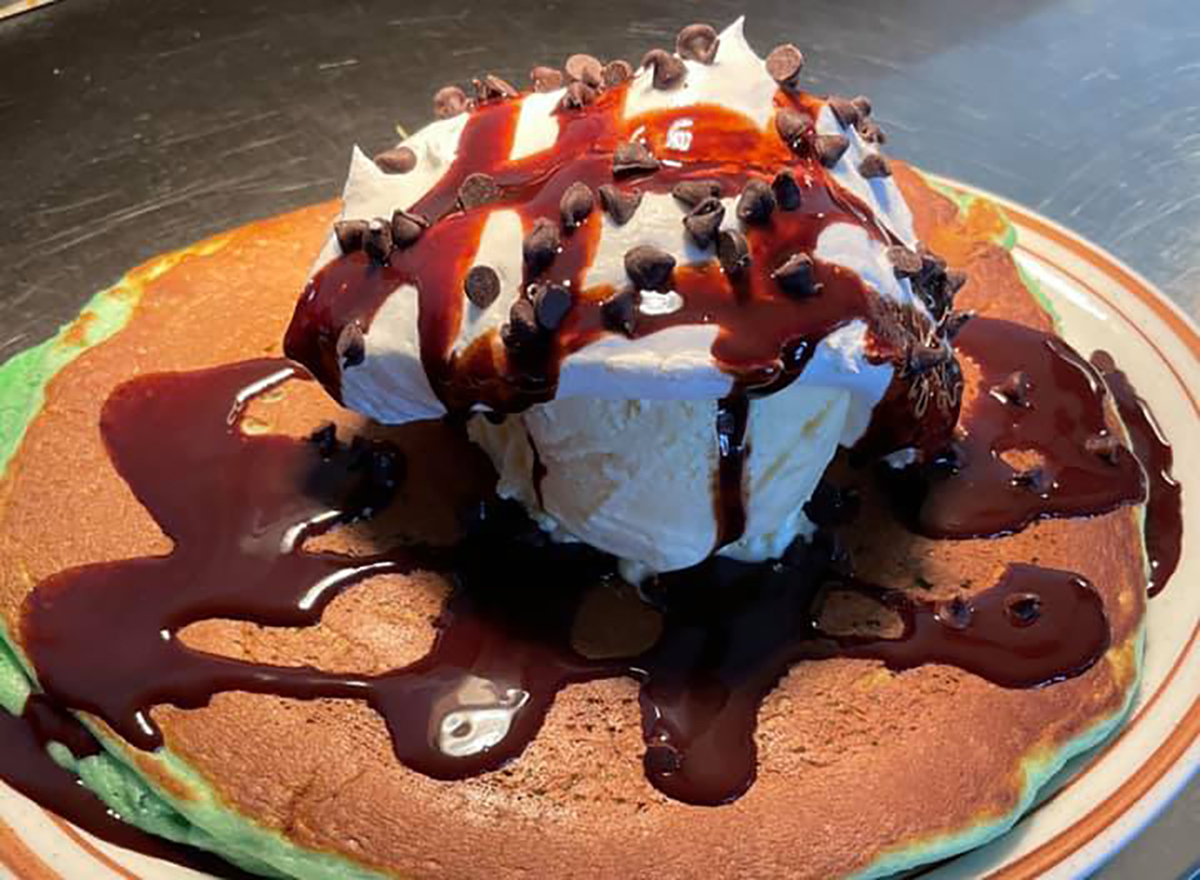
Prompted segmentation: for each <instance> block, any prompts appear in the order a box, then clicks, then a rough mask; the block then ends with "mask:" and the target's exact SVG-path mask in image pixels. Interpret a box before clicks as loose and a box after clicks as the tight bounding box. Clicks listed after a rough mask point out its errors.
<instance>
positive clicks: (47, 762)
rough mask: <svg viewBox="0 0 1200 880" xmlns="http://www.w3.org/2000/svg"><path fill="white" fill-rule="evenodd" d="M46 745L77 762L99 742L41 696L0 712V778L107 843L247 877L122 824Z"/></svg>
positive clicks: (232, 878) (233, 877)
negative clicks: (65, 751)
mask: <svg viewBox="0 0 1200 880" xmlns="http://www.w3.org/2000/svg"><path fill="white" fill-rule="evenodd" d="M52 742H55V743H59V744H60V745H62V746H64V747H65V748H67V749H68V750H69V751H70V752H71V754H72V755H74V756H75V758H76V759H77V760H82V759H84V758H89V757H91V756H93V755H96V754H99V752H100V744H99V743H97V742H96V740H95V739H94V738H93V737H92V735H91V734H90V733H88V731H87V730H86V729H85V728H84V726H83V725H82V724H80V723H79V722H78V721H77V720H75V718H74V717H73V716H71V715H70V714H68V713H67V712H66V711H64V710H63V709H60V708H59V707H57V706H55V705H54V704H53V703H52V702H51V701H50V700H49V699H47V698H46V697H45V696H43V695H40V694H35V695H33V696H31V697H30V698H29V699H28V700H27V701H26V703H25V709H24V712H22V714H21V715H20V716H16V715H10V714H9V713H7V712H5V711H4V710H2V709H0V779H3V780H4V782H5V783H6V784H7V785H9V786H11V787H12V788H14V789H16V790H17V791H19V792H21V793H22V794H23V795H25V796H26V797H28V798H30V799H31V800H33V801H35V802H36V803H39V804H41V805H42V806H44V807H47V808H48V809H51V810H53V811H54V812H55V813H57V814H58V815H59V816H61V817H62V818H64V819H66V820H68V821H69V822H71V823H73V824H74V825H76V826H78V827H79V828H82V829H83V830H84V831H87V832H88V833H89V834H93V835H95V836H96V837H99V838H101V839H103V840H107V841H108V842H109V843H115V844H116V845H117V846H122V847H124V848H125V849H131V850H135V851H137V852H140V853H143V854H145V855H148V856H152V857H154V858H156V859H163V860H165V861H170V862H174V863H175V864H177V865H184V866H186V867H189V868H193V869H195V870H197V871H204V872H206V873H207V874H210V875H212V876H216V877H223V878H226V880H242V878H247V880H248V878H250V877H251V876H252V875H250V874H246V873H244V872H242V871H239V870H238V869H237V868H235V867H233V866H232V865H230V864H229V863H228V862H225V861H224V860H222V859H219V858H217V857H216V856H210V855H207V854H205V853H203V852H201V851H200V850H198V849H193V848H192V847H186V846H180V845H177V844H174V843H171V842H170V841H168V840H166V839H164V838H161V837H155V836H154V835H152V834H147V833H145V832H144V831H139V830H138V829H137V828H135V827H133V826H132V825H130V824H129V823H127V822H124V821H122V820H121V817H120V816H117V815H116V814H115V813H113V812H112V811H111V810H110V809H109V808H108V807H107V806H105V804H104V802H103V801H101V800H100V799H99V798H98V797H96V795H95V794H93V793H92V792H90V791H89V790H88V789H86V788H84V787H83V784H82V783H81V782H80V781H79V779H78V777H76V775H75V774H74V773H73V772H71V771H70V770H68V769H66V768H65V767H60V766H59V765H58V764H56V763H55V762H54V759H53V758H51V757H50V754H49V753H48V752H47V751H46V746H47V745H48V744H49V743H52Z"/></svg>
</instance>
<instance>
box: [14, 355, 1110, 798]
mask: <svg viewBox="0 0 1200 880" xmlns="http://www.w3.org/2000/svg"><path fill="white" fill-rule="evenodd" d="M293 375H294V370H293V368H291V367H290V366H289V365H288V364H287V363H286V362H280V361H270V360H260V361H249V362H245V363H242V364H235V365H231V366H227V367H221V368H217V369H214V370H209V371H202V372H197V373H188V374H165V375H160V376H149V377H144V378H140V379H135V380H133V381H131V382H129V383H126V384H125V385H123V386H121V387H120V388H118V389H117V390H116V391H115V392H114V393H113V395H112V396H111V397H110V399H109V401H108V402H107V403H106V405H105V407H104V411H103V414H102V419H101V427H102V433H103V437H104V441H105V443H106V445H107V447H108V450H109V453H110V456H111V458H112V461H113V463H114V465H115V466H116V468H117V470H118V471H119V472H120V473H121V475H122V476H123V477H124V478H125V479H126V481H127V482H128V483H129V485H130V487H131V488H132V490H133V491H134V493H135V494H136V495H137V497H138V498H139V500H140V501H141V502H142V504H143V505H145V507H146V508H147V510H148V511H149V512H150V513H151V514H152V515H153V516H154V518H155V519H156V521H157V522H158V523H159V525H160V526H161V527H162V528H163V530H164V531H165V532H166V534H167V535H168V536H170V537H171V538H172V540H173V541H174V542H175V547H174V550H173V551H172V552H171V553H170V554H168V555H166V556H162V557H155V558H144V559H133V560H126V561H121V562H111V563H103V564H97V565H89V566H84V567H81V568H77V569H72V570H68V571H64V572H62V573H60V574H58V575H55V576H53V577H51V578H49V579H48V580H46V581H45V582H43V583H42V584H40V585H39V586H38V587H37V588H36V589H35V590H34V591H33V592H32V593H31V594H30V595H29V597H28V599H27V601H26V605H25V608H24V614H23V618H22V629H21V635H22V644H23V646H24V649H25V651H26V652H27V654H28V656H29V657H30V658H31V660H32V662H33V664H34V666H35V668H36V669H37V671H38V678H39V681H40V683H41V685H42V686H43V688H44V690H45V693H46V695H47V697H48V698H49V699H50V700H52V701H53V702H54V703H55V704H56V705H60V706H67V707H70V708H72V709H76V710H84V711H88V712H91V713H93V714H95V715H97V716H98V717H100V718H102V719H104V720H105V721H106V722H107V723H108V724H109V725H110V726H111V727H112V728H113V729H114V730H115V731H116V732H117V733H118V734H120V735H121V736H122V737H124V738H125V739H127V740H128V741H129V742H131V743H133V744H134V745H136V746H138V747H141V748H146V749H151V748H155V747H157V746H158V745H160V744H161V742H162V739H161V735H160V733H159V730H158V728H157V726H156V725H155V722H154V720H153V718H152V716H151V709H152V708H153V707H154V706H156V705H161V704H170V705H175V706H180V707H198V706H203V705H205V704H206V703H207V702H208V701H209V699H210V698H211V696H212V695H213V694H215V693H218V692H223V691H230V690H238V691H248V692H255V693H270V694H277V695H281V696H285V697H292V698H299V699H313V698H320V697H333V698H343V699H358V700H363V701H365V702H366V703H368V704H369V705H370V706H371V707H373V708H374V709H375V710H376V711H377V712H379V714H380V715H381V716H382V718H383V719H384V721H385V723H386V724H387V727H388V730H389V732H390V734H391V738H392V743H393V747H394V749H395V752H396V755H397V758H398V759H399V760H400V761H402V762H403V763H404V764H405V765H406V766H408V767H411V768H413V769H415V770H417V771H419V772H422V773H425V774H427V775H429V776H433V777H436V778H440V779H457V778H462V777H466V776H473V775H476V774H479V773H482V772H486V771H488V770H492V769H495V768H497V767H499V766H501V765H502V764H504V763H505V762H506V761H509V760H511V759H513V758H515V757H517V756H518V755H520V753H521V752H522V751H523V749H524V748H525V747H526V745H527V744H528V743H529V742H530V741H531V740H532V739H533V737H534V736H536V735H537V732H538V730H539V729H540V727H541V724H542V721H543V719H544V717H545V713H546V712H547V710H548V709H549V707H550V705H551V703H552V702H553V700H554V698H555V695H556V694H557V693H558V692H559V691H560V690H561V689H562V688H563V687H565V686H566V685H568V684H570V683H573V682H584V681H591V680H596V679H600V678H611V677H617V676H624V677H630V678H633V679H635V680H637V681H638V682H640V684H641V688H642V694H641V702H642V708H643V720H644V729H645V733H646V739H647V752H646V757H645V761H646V770H647V773H648V775H649V778H650V780H651V782H653V783H654V784H655V785H656V786H658V787H659V788H661V789H662V790H663V791H664V792H666V793H668V794H670V795H671V796H673V797H677V798H679V799H682V800H685V801H687V802H689V803H695V804H718V803H725V802H728V801H729V800H732V799H734V798H736V797H738V796H739V795H740V794H742V793H743V792H744V791H745V790H746V789H747V788H748V787H749V785H750V784H751V783H752V782H753V779H754V774H755V755H754V744H753V730H754V726H755V719H756V717H757V710H758V705H759V703H760V701H761V700H762V699H763V697H765V696H766V694H767V693H768V692H769V691H770V690H771V688H772V687H773V686H774V685H775V683H776V682H777V681H778V680H779V679H780V678H781V677H782V676H783V675H784V674H785V673H786V672H787V670H788V669H789V668H790V666H791V665H792V664H794V663H796V662H798V661H800V660H803V659H824V658H829V657H834V656H853V657H864V658H875V659H878V660H881V661H882V662H883V663H885V664H886V665H888V666H890V667H892V668H895V669H907V668H910V667H912V666H915V665H919V664H920V663H924V662H937V663H951V664H954V665H959V666H961V667H962V668H964V669H966V670H967V671H969V672H972V673H974V674H978V675H981V676H984V677H986V678H989V679H991V680H993V681H995V682H997V683H998V684H1001V685H1003V686H1013V687H1035V686H1039V685H1043V684H1048V683H1051V682H1054V681H1057V680H1059V679H1061V678H1064V677H1068V676H1071V675H1076V674H1079V673H1080V672H1082V671H1083V670H1085V669H1087V668H1088V667H1089V666H1090V665H1091V664H1092V663H1094V662H1095V661H1096V660H1097V659H1098V658H1099V657H1100V656H1101V655H1102V654H1103V652H1104V650H1105V648H1106V647H1107V644H1108V626H1107V621H1106V618H1105V616H1104V611H1103V607H1102V605H1101V602H1100V600H1099V598H1098V597H1097V596H1096V594H1095V593H1094V591H1093V590H1092V588H1091V587H1090V586H1089V585H1088V584H1086V583H1085V582H1083V581H1082V580H1081V579H1080V578H1079V577H1078V576H1077V575H1074V574H1071V573H1069V572H1055V571H1049V570H1045V569H1039V568H1036V567H1033V566H1012V567H1010V569H1009V570H1008V572H1007V574H1006V575H1005V576H1004V577H1003V578H1002V579H1001V580H1000V582H998V583H997V584H996V585H995V586H994V587H993V588H991V589H990V590H988V591H986V592H984V593H983V594H981V595H978V596H976V597H974V598H973V599H972V600H971V603H972V615H969V616H970V619H969V620H968V621H967V623H966V625H965V626H963V625H961V623H962V622H961V620H959V619H957V618H956V619H955V620H953V621H950V622H947V620H946V618H945V617H944V616H943V615H942V614H941V613H940V612H939V610H938V609H937V608H935V607H933V606H930V605H927V604H922V603H921V602H920V601H919V600H915V599H912V598H905V597H903V596H901V595H899V594H894V593H892V592H890V591H887V590H883V589H882V588H879V587H874V586H871V585H869V584H863V583H859V582H857V581H855V580H853V579H852V578H847V577H846V576H845V575H844V574H843V573H840V572H839V571H837V569H836V566H832V565H827V564H826V560H823V559H822V557H821V556H820V555H819V550H808V551H804V554H803V559H802V560H801V561H800V562H798V563H795V564H792V563H787V562H784V563H780V564H778V565H775V564H754V565H751V564H745V563H736V562H731V561H729V560H722V559H713V560H710V561H709V562H707V563H704V564H703V565H701V566H698V567H696V568H694V569H689V570H687V571H684V572H679V573H674V574H671V575H668V576H664V577H663V578H661V579H660V581H659V587H660V588H661V590H662V591H663V593H664V595H665V596H666V601H665V604H664V607H665V613H664V617H663V634H662V636H661V638H660V639H659V641H658V642H657V643H656V644H655V645H654V646H653V647H651V648H650V649H649V650H647V651H646V652H645V653H643V654H641V655H638V656H632V657H625V658H617V659H603V660H594V659H589V658H588V657H585V656H582V655H580V654H579V653H577V652H576V651H575V649H574V648H573V647H572V645H571V643H570V631H571V623H572V621H573V620H574V618H575V615H576V613H577V611H578V604H579V601H580V598H581V597H582V596H583V595H584V594H585V593H586V591H587V589H588V588H590V587H595V586H596V585H601V586H603V585H605V584H607V583H610V582H612V581H613V580H614V578H615V566H614V560H613V559H612V558H611V557H608V556H605V555H603V554H600V553H598V552H596V551H593V550H590V549H588V548H586V547H583V546H580V545H573V546H572V545H562V546H558V545H552V544H546V543H545V542H544V541H530V540H526V539H525V537H524V536H528V535H529V534H531V533H532V534H534V535H536V534H537V532H536V529H532V527H531V525H530V524H529V523H528V521H527V520H525V519H524V518H523V515H518V516H515V517H514V516H512V515H505V514H503V513H500V514H496V513H493V514H492V515H489V516H486V517H484V518H483V520H482V521H481V522H480V523H479V524H478V525H477V527H476V528H474V529H473V530H472V531H471V532H470V533H469V534H468V536H467V537H466V538H465V539H464V540H463V541H462V542H461V543H460V544H459V545H458V546H457V547H455V548H431V547H408V548H404V549H403V550H398V551H394V552H389V553H387V554H381V555H379V556H376V557H367V558H355V559H349V558H346V557H341V556H337V555H334V554H329V553H317V552H308V551H306V550H305V549H304V548H303V543H304V540H305V539H306V538H308V537H310V536H312V535H315V534H319V533H320V532H321V531H322V530H325V529H328V528H330V527H331V526H332V525H333V524H335V523H337V522H339V521H345V520H347V519H349V518H353V517H355V516H357V515H359V514H360V513H361V512H362V511H364V510H366V509H372V508H377V507H378V506H380V505H381V504H382V503H383V500H382V499H381V498H380V497H379V496H378V494H377V491H376V487H375V486H374V484H373V483H372V480H371V479H370V476H371V473H372V472H373V466H371V465H369V464H364V461H363V456H362V451H363V450H362V449H359V450H358V451H357V453H356V452H355V449H354V447H351V448H349V449H346V448H344V447H339V448H338V449H335V450H332V451H331V450H328V449H325V450H322V449H321V448H320V447H319V444H315V443H306V442H304V441H299V440H293V439H291V438H287V437H282V436H248V435H245V434H243V433H242V432H241V430H240V429H239V424H238V420H239V416H240V413H241V411H242V408H243V407H244V405H245V403H246V401H247V400H248V399H249V398H250V397H251V396H253V395H254V394H256V393H261V392H262V391H264V390H266V389H267V388H270V387H272V386H273V385H274V384H277V383H278V382H281V381H285V380H287V379H289V378H291V377H293ZM149 424H153V425H155V426H156V430H155V431H147V430H146V429H145V428H146V425H149ZM816 546H820V545H819V544H818V545H816ZM814 554H815V555H814ZM416 568H423V569H429V570H435V571H441V572H444V573H446V574H447V576H448V577H450V578H451V580H452V582H453V584H454V585H455V586H454V589H453V590H452V592H451V594H450V596H449V598H448V599H447V601H446V604H445V607H444V609H443V613H442V615H441V619H440V620H441V624H440V626H441V628H440V631H439V634H438V636H437V638H436V640H435V644H434V646H433V648H432V650H431V651H430V653H429V654H428V655H427V656H426V657H425V658H423V659H421V660H419V661H417V662H416V663H414V664H412V665H410V666H407V667H404V668H401V669H396V670H392V671H389V672H386V673H383V674H381V675H374V676H356V675H337V674H332V673H327V672H323V671H321V670H318V669H313V668H308V667H280V666H269V665H262V664H254V663H248V662H244V661H240V660H234V659H230V658H223V657H218V656H214V655H211V654H206V653H201V652H197V651H193V650H191V649H189V648H187V647H186V646H185V645H184V644H183V643H182V642H180V640H179V639H178V638H177V637H176V634H177V633H178V632H179V631H180V630H181V629H183V628H184V627H186V626H187V625H188V624H190V623H192V622H195V621H198V620H203V619H208V618H228V619H234V620H248V621H254V622H257V623H260V624H264V625H271V626H309V625H313V624H315V623H317V622H318V620H319V618H320V615H321V612H322V610H323V609H324V607H325V606H326V605H327V604H328V602H329V601H330V600H331V599H332V598H333V596H334V595H336V594H337V593H338V592H339V591H341V590H343V589H345V588H347V587H348V586H350V585H352V584H353V583H355V582H356V581H358V580H360V579H362V578H364V577H368V576H371V575H373V574H378V573H382V572H394V571H401V572H403V571H411V570H414V569H416ZM514 571H516V572H521V577H520V578H513V577H511V573H512V572H514ZM830 589H843V590H854V591H859V592H863V593H865V594H867V595H870V596H873V597H876V598H877V599H879V600H881V601H882V602H883V603H884V604H885V605H887V606H888V607H890V608H893V609H894V610H896V611H897V612H898V613H899V614H900V616H901V618H902V619H903V620H904V622H905V632H904V634H903V635H902V636H901V637H900V638H899V639H886V638H878V637H872V638H865V637H853V638H845V637H835V636H832V635H829V634H827V633H824V632H822V631H821V630H820V628H819V623H818V622H817V621H816V619H815V617H816V615H814V613H813V607H814V606H813V603H814V601H815V600H816V599H817V598H818V597H820V596H821V595H822V594H823V593H824V592H826V591H828V590H830ZM1029 596H1033V597H1034V599H1035V600H1036V604H1037V609H1036V612H1037V613H1036V614H1034V615H1033V616H1032V617H1029V619H1025V618H1021V619H1018V618H1016V617H1013V616H1011V615H1008V614H1007V612H1006V611H1004V610H1003V609H1007V608H1009V607H1010V606H1011V604H1012V603H1013V602H1016V601H1018V600H1021V599H1022V597H1025V598H1027V597H1029ZM97 633H104V634H105V638H104V639H103V640H100V639H98V638H97V637H96V634H97ZM114 634H119V636H114Z"/></svg>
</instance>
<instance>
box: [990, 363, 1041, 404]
mask: <svg viewBox="0 0 1200 880" xmlns="http://www.w3.org/2000/svg"><path fill="white" fill-rule="evenodd" d="M1032 390H1033V382H1032V381H1030V379H1029V374H1028V373H1026V372H1025V371H1024V370H1016V371H1015V372H1012V373H1009V374H1008V376H1006V377H1005V379H1004V381H1003V382H1001V383H1000V384H999V385H996V386H995V387H994V388H992V393H993V394H994V395H995V396H997V397H999V398H1000V399H1001V400H1002V401H1004V402H1005V403H1008V404H1011V405H1013V406H1019V407H1022V408H1028V407H1029V405H1030V404H1029V392H1030V391H1032Z"/></svg>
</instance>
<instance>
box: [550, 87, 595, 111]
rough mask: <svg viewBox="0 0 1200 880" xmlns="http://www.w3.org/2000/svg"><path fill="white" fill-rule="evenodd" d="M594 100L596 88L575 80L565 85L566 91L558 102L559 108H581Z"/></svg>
mask: <svg viewBox="0 0 1200 880" xmlns="http://www.w3.org/2000/svg"><path fill="white" fill-rule="evenodd" d="M595 102H596V90H595V89H593V88H592V87H591V86H589V85H588V84H587V83H582V82H579V81H578V80H576V81H575V82H572V83H569V84H568V85H567V93H566V94H565V95H563V96H562V99H561V100H560V101H559V102H558V109H559V110H582V109H583V108H584V107H586V106H588V105H589V104H594V103H595Z"/></svg>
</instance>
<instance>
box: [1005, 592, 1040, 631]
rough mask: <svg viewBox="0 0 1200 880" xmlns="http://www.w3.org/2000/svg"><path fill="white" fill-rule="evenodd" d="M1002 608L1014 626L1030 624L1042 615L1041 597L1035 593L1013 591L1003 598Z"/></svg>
mask: <svg viewBox="0 0 1200 880" xmlns="http://www.w3.org/2000/svg"><path fill="white" fill-rule="evenodd" d="M1004 610H1005V612H1006V613H1007V614H1008V619H1009V620H1010V621H1011V622H1012V624H1013V625H1014V626H1031V625H1033V624H1035V623H1037V621H1038V618H1039V617H1041V616H1042V597H1041V596H1039V595H1038V594H1037V593H1013V594H1012V595H1011V596H1008V597H1006V598H1005V600H1004Z"/></svg>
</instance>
